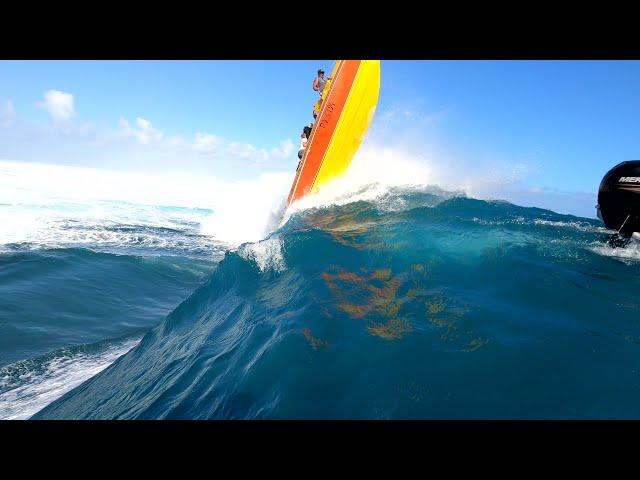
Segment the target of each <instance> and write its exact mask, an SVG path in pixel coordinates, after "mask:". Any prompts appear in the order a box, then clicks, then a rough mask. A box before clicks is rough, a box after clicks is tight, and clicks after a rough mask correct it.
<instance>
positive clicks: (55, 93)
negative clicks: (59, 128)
mask: <svg viewBox="0 0 640 480" xmlns="http://www.w3.org/2000/svg"><path fill="white" fill-rule="evenodd" d="M40 106H42V107H43V108H44V109H45V110H46V111H47V112H49V115H51V118H53V120H54V121H56V122H58V121H62V120H69V119H70V118H72V117H73V116H75V114H76V112H75V110H74V108H73V95H72V94H70V93H66V92H61V91H60V90H49V91H47V92H45V94H44V102H41V103H40Z"/></svg>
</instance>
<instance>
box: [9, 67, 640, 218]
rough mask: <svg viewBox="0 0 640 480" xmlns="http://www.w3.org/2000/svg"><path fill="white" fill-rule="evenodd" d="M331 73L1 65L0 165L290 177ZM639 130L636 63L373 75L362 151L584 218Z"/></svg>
mask: <svg viewBox="0 0 640 480" xmlns="http://www.w3.org/2000/svg"><path fill="white" fill-rule="evenodd" d="M332 64H333V60H325V61H317V60H313V61H166V62H157V61H18V62H14V61H1V62H0V159H5V160H11V161H20V162H41V163H53V164H65V165H83V166H93V167H103V168H113V169H119V170H122V169H131V170H137V171H144V170H145V169H164V170H186V171H193V172H201V171H209V172H215V174H216V175H219V176H221V177H225V178H249V177H251V176H255V175H257V174H258V173H260V172H265V171H274V172H275V171H277V172H281V171H288V170H290V169H292V168H293V169H295V165H296V164H297V158H296V154H295V150H296V148H297V139H298V136H299V132H300V129H301V127H302V126H303V125H304V124H305V123H307V122H309V121H311V117H310V112H311V108H312V105H313V102H314V101H315V98H316V95H317V94H316V93H315V92H313V91H312V89H311V82H312V80H313V77H314V74H315V71H316V69H317V68H318V66H322V67H324V69H325V70H327V71H330V69H331V66H332ZM639 114H640V62H638V61H383V62H382V82H381V91H380V102H379V104H378V110H377V113H376V117H375V119H374V123H373V124H372V127H371V131H370V134H369V137H371V138H372V139H375V140H376V144H377V145H384V146H390V147H401V148H402V149H403V150H404V151H405V152H407V151H408V152H412V154H413V155H414V156H415V157H416V159H419V160H420V161H423V162H427V163H429V162H432V163H433V164H434V168H436V167H437V168H436V169H438V170H439V171H440V172H441V173H442V175H441V177H442V178H443V179H444V178H446V179H447V181H446V182H445V183H447V186H452V187H455V183H456V179H457V178H462V177H463V176H465V175H470V178H472V177H473V178H476V177H478V176H481V175H482V173H483V172H484V173H485V174H486V176H488V177H500V178H501V180H500V181H497V184H496V185H497V186H495V185H494V187H492V188H493V191H491V188H489V187H487V188H485V191H486V192H489V193H487V195H493V196H495V197H499V196H503V197H504V198H507V199H509V200H512V201H514V202H515V203H518V201H520V203H522V204H532V205H539V206H542V207H546V208H552V207H553V208H554V209H555V210H557V211H563V210H564V211H567V212H570V213H577V214H581V215H589V216H593V212H592V210H593V205H594V203H593V201H594V199H595V192H596V191H597V188H598V184H599V181H600V179H601V178H602V176H603V174H604V173H605V172H606V171H607V170H608V169H609V168H610V167H611V166H613V165H614V164H616V163H618V162H620V161H622V160H627V159H634V158H640V135H639V134H640V129H639V127H640V121H639V118H640V117H639ZM423 154H426V155H423ZM487 172H489V173H487ZM494 172H498V173H497V174H496V173H494ZM502 172H506V173H505V175H503V176H501V173H502ZM447 173H448V175H447ZM474 175H475V177H474ZM489 180H491V178H489V179H488V180H487V178H485V179H484V181H485V183H486V181H489ZM443 181H444V180H443ZM470 181H473V180H470ZM480 183H481V182H480ZM489 183H491V182H489ZM498 184H499V185H498Z"/></svg>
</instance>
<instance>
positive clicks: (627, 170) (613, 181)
mask: <svg viewBox="0 0 640 480" xmlns="http://www.w3.org/2000/svg"><path fill="white" fill-rule="evenodd" d="M596 208H597V210H598V218H600V220H602V221H603V222H604V224H605V226H606V227H607V228H610V229H612V230H616V231H617V232H618V233H619V234H620V235H621V236H623V237H627V238H628V237H630V236H632V235H633V236H634V237H636V236H639V235H640V234H638V233H637V232H640V160H629V161H626V162H622V163H619V164H618V165H616V166H615V167H613V168H612V169H611V170H609V171H608V172H607V173H606V175H605V176H604V178H603V179H602V182H600V189H599V191H598V205H597V207H596ZM634 232H636V233H635V234H634Z"/></svg>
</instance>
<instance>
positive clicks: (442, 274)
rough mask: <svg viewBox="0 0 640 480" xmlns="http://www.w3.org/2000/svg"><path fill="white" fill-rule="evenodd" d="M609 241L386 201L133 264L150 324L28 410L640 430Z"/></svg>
mask: <svg viewBox="0 0 640 480" xmlns="http://www.w3.org/2000/svg"><path fill="white" fill-rule="evenodd" d="M607 235H608V233H607V231H605V230H604V229H603V228H602V225H601V223H600V222H599V221H598V220H592V219H585V218H578V217H573V216H568V215H560V214H556V213H553V212H551V211H548V210H542V209H536V208H524V207H518V206H515V205H512V204H509V203H506V202H487V201H481V200H474V199H469V198H464V197H456V196H452V195H449V194H445V193H444V192H440V191H436V190H432V191H428V190H422V191H416V190H393V191H390V192H388V193H387V194H386V195H383V196H382V197H380V198H378V199H376V200H375V201H370V202H367V201H359V202H352V203H347V204H345V205H342V206H333V207H326V208H316V209H312V210H307V211H304V212H300V213H297V214H296V215H294V216H293V217H292V218H290V219H289V221H288V222H287V223H286V224H285V225H284V226H282V227H281V228H280V229H279V230H277V231H276V232H274V233H273V234H271V235H270V236H269V237H268V238H267V239H265V240H264V241H262V242H258V243H255V244H244V245H242V246H241V247H239V248H238V249H235V250H228V251H226V253H225V254H224V258H223V259H222V260H221V261H220V262H219V263H217V261H216V262H213V263H211V264H209V266H207V267H202V269H201V270H198V269H197V268H196V269H195V270H191V272H192V273H189V274H184V275H183V274H180V275H178V274H175V275H174V276H171V275H169V274H167V273H166V272H168V271H170V267H168V266H166V265H164V264H163V262H164V261H166V260H162V261H161V262H160V264H162V265H159V264H156V263H154V262H157V261H158V260H154V261H153V262H151V263H149V264H145V263H144V262H143V263H140V264H137V265H138V267H139V270H135V269H133V267H131V266H130V265H129V264H128V263H127V262H129V261H131V262H134V263H135V261H134V260H133V258H132V259H131V260H125V261H124V266H122V267H118V268H122V269H123V270H122V272H123V278H126V279H128V280H127V281H126V288H124V289H125V290H127V292H129V293H131V295H130V296H125V297H124V298H123V302H124V303H123V306H124V305H127V304H129V303H130V304H132V305H134V307H133V308H132V309H131V311H132V312H134V313H136V312H138V313H136V314H135V315H132V319H129V320H126V321H127V324H131V332H132V335H133V334H134V333H139V332H140V330H142V329H143V325H144V324H146V325H148V327H149V330H148V331H147V332H146V333H145V334H144V336H143V337H142V339H141V340H140V342H139V343H137V345H136V346H134V347H133V348H131V350H128V348H127V350H128V353H125V354H123V355H122V356H120V357H119V358H118V359H117V360H116V361H115V362H114V363H112V364H111V365H110V366H108V367H107V368H104V369H103V370H101V371H100V372H99V373H97V374H95V375H94V376H92V377H91V378H90V379H88V380H87V381H84V382H83V383H81V384H80V385H79V386H78V387H76V388H74V389H73V390H71V391H68V392H67V393H66V394H64V395H62V396H61V397H59V398H57V399H56V400H54V401H53V402H52V403H50V404H49V405H48V406H46V407H45V408H44V409H43V410H41V411H40V412H39V413H37V414H36V415H35V418H188V419H206V418H276V419H283V418H338V419H350V418H375V419H378V418H640V407H639V405H640V375H639V374H640V372H639V369H638V367H639V360H640V297H639V296H638V292H639V291H640V275H639V274H640V249H639V248H638V246H637V245H636V244H631V245H629V246H628V247H627V248H625V249H615V248H612V247H610V246H609V245H608V244H607V242H606V239H607ZM3 255H7V254H3ZM9 255H14V257H13V258H14V259H15V255H18V254H16V253H10V254H9ZM77 255H84V254H80V253H77ZM183 260H184V259H182V260H180V261H183ZM176 261H179V260H176ZM189 261H190V262H191V261H194V260H193V258H191V260H189ZM14 262H16V265H19V264H20V263H21V262H22V263H23V264H24V263H25V262H27V260H26V258H25V259H24V260H14ZM69 262H70V264H71V265H77V263H78V260H70V261H69ZM196 263H197V262H196ZM214 263H215V265H214ZM89 264H90V263H87V265H89ZM91 265H93V266H92V267H87V268H88V269H92V268H99V265H100V262H97V263H91ZM193 265H195V264H193ZM193 265H192V268H195V267H193ZM16 268H17V267H16ZM25 268H26V267H25ZM76 268H77V267H76ZM194 272H196V273H194ZM209 273H210V274H209ZM154 275H158V276H160V277H162V278H164V279H165V280H166V282H165V283H164V284H163V283H162V282H160V283H159V285H158V291H157V292H154V288H153V287H152V285H154V284H155V283H156V280H155V277H154ZM150 278H151V279H152V280H149V279H150ZM198 279H202V280H201V281H202V284H201V285H200V286H198V288H194V290H192V292H189V290H190V289H191V288H193V285H194V283H198V282H199V281H200V280H198ZM138 281H139V282H140V285H141V286H140V295H138V294H137V291H136V290H135V289H136V288H137V287H136V285H135V284H136V283H137V282H138ZM172 282H175V284H176V285H179V288H178V290H179V292H180V293H175V294H174V296H173V297H169V296H167V295H168V292H169V291H170V290H171V289H172V288H173V287H172V286H171V283H172ZM4 283H5V286H6V282H4ZM145 285H146V287H145ZM101 288H102V287H100V288H99V289H98V290H101ZM80 290H81V289H79V290H78V292H77V293H76V294H77V295H79V291H80ZM132 290H133V292H132ZM189 293H190V295H189ZM61 295H63V294H62V293H61V292H58V293H56V294H55V295H51V297H50V299H49V300H46V299H45V300H43V302H45V303H47V302H54V301H59V304H60V305H58V306H57V307H53V308H54V309H55V308H64V305H66V304H67V301H65V298H64V297H62V298H61ZM180 295H184V296H185V297H186V296H187V295H189V296H188V298H186V299H185V300H184V301H183V302H182V303H180V304H179V305H178V306H177V308H175V309H171V307H170V304H171V303H172V302H175V303H176V304H177V303H179V299H178V297H179V296H180ZM3 298H5V297H4V296H3ZM56 299H57V300H56ZM159 299H164V300H165V302H164V303H162V302H161V301H159ZM67 300H68V299H67ZM93 301H95V299H93V300H92V299H91V298H88V299H87V307H86V308H87V311H90V310H91V303H92V302H93ZM0 302H5V300H0ZM19 304H20V302H17V303H16V305H19ZM3 305H4V304H3ZM150 305H153V306H154V307H153V308H155V309H156V310H155V311H154V312H153V315H149V316H148V318H147V317H145V315H144V314H139V312H144V311H145V310H144V307H145V306H147V307H149V306H150ZM3 308H5V311H6V307H3ZM43 308H44V306H43ZM128 309H129V307H128V306H127V307H126V308H125V310H128ZM96 310H97V309H96ZM170 310H172V311H170ZM114 311H115V310H114ZM164 311H166V313H167V314H168V315H166V317H164V318H160V317H161V316H163V315H164ZM154 315H155V318H156V320H153V319H152V317H153V316H154ZM115 317H117V315H115V314H114V313H110V314H106V315H105V316H104V317H103V318H101V319H97V320H96V321H95V329H96V330H98V329H100V328H105V327H104V325H103V324H104V323H105V322H106V321H107V320H106V319H107V318H115ZM121 318H123V320H122V322H124V321H125V320H124V318H128V317H127V315H126V314H125V315H123V316H122V317H121ZM34 322H35V320H34ZM147 322H148V323H147ZM154 322H155V324H154ZM119 328H120V327H118V329H119ZM138 328H139V329H140V330H137V329H138ZM45 329H46V328H45ZM118 329H116V330H118ZM93 331H94V328H90V329H89V332H87V333H86V334H87V335H91V334H92V332H93ZM109 334H110V333H109ZM56 335H57V334H56ZM54 336H55V335H54ZM102 336H108V334H105V335H102ZM97 337H100V335H96V338H97ZM92 338H93V337H92ZM60 342H61V343H65V342H68V339H67V338H62V339H61V340H60ZM11 344H13V342H7V343H6V344H4V345H5V347H3V348H7V347H6V345H11ZM32 348H33V347H32ZM24 349H25V350H24V351H25V352H26V353H25V354H24V355H27V356H28V355H31V353H29V351H28V347H27V346H26V343H25V347H24ZM5 355H6V354H5ZM13 355H14V357H12V358H15V353H14V354H13ZM112 356H116V355H115V354H112ZM14 365H15V364H14ZM4 371H5V372H6V371H7V367H5V370H4ZM14 390H15V389H14ZM5 395H6V394H5Z"/></svg>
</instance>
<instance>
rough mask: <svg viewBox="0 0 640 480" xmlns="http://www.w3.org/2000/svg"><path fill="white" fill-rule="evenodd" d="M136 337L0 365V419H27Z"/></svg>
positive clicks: (101, 366)
mask: <svg viewBox="0 0 640 480" xmlns="http://www.w3.org/2000/svg"><path fill="white" fill-rule="evenodd" d="M139 341H140V339H139V338H134V339H126V340H121V341H109V342H101V343H99V344H93V345H81V346H76V347H66V348H62V349H60V350H57V351H54V352H51V353H49V354H46V355H41V356H39V357H36V358H31V359H28V360H23V361H20V362H16V363H13V364H11V365H7V366H5V367H3V368H0V420H19V419H26V418H29V417H30V416H31V415H33V414H34V413H36V412H37V411H38V410H40V409H41V408H42V407H44V406H45V405H48V404H49V403H51V402H52V401H54V400H56V399H57V398H59V397H60V396H62V395H64V394H65V393H66V392H68V391H69V390H71V389H73V388H75V387H76V386H78V385H80V384H81V383H82V382H84V381H85V380H87V379H88V378H91V377H92V376H94V375H95V374H97V373H98V372H100V371H102V370H104V369H105V368H106V367H107V366H109V365H110V364H111V363H113V362H114V361H115V360H116V359H118V358H119V357H121V356H122V355H124V354H125V353H127V352H128V351H129V350H131V349H132V348H133V347H134V346H136V345H137V343H138V342H139Z"/></svg>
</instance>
